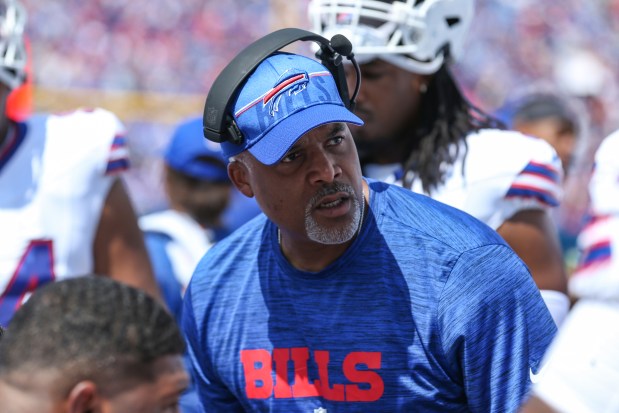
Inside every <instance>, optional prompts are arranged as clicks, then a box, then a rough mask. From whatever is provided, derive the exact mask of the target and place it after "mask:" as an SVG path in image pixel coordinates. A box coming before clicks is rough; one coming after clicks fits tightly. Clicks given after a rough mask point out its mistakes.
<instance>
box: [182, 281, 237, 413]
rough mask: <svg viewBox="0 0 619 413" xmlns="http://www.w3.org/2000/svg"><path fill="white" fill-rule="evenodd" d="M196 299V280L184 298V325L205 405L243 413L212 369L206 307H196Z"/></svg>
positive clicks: (190, 364)
mask: <svg viewBox="0 0 619 413" xmlns="http://www.w3.org/2000/svg"><path fill="white" fill-rule="evenodd" d="M194 299H195V300H196V302H197V303H198V304H199V300H200V298H199V294H197V295H196V296H195V297H194V295H193V294H192V284H190V285H189V288H188V289H187V291H186V292H185V298H184V300H183V302H184V303H183V314H182V323H181V326H182V329H183V332H184V333H185V337H186V340H187V359H188V368H189V370H190V372H191V375H192V379H193V386H195V389H196V391H197V394H198V397H199V399H200V402H201V403H202V407H203V409H204V411H205V412H230V413H235V412H238V413H243V412H244V411H245V410H244V409H243V407H242V406H241V404H240V402H239V401H238V400H237V399H236V398H235V397H234V395H233V394H232V393H231V392H230V391H229V389H228V388H227V387H226V385H225V384H224V383H223V382H222V381H221V380H219V379H218V377H217V374H216V373H215V372H214V371H213V369H212V364H211V363H210V361H209V357H210V356H209V354H208V343H207V342H206V338H205V333H206V325H205V323H204V319H203V317H205V315H204V314H203V312H204V309H203V308H198V311H196V308H195V307H194ZM198 307H199V305H198ZM196 313H197V314H196ZM196 315H197V316H198V317H196ZM198 326H201V328H200V329H199V328H198Z"/></svg>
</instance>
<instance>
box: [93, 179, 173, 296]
mask: <svg viewBox="0 0 619 413" xmlns="http://www.w3.org/2000/svg"><path fill="white" fill-rule="evenodd" d="M94 258H95V259H94V261H95V262H94V267H95V272H96V273H97V274H102V275H108V276H109V277H110V278H113V279H115V280H118V281H121V282H124V283H126V284H129V285H132V286H135V287H137V288H141V289H142V290H144V291H146V292H148V293H149V294H151V295H152V296H154V297H156V298H158V299H159V300H161V292H160V291H159V288H158V286H157V283H156V281H155V277H154V276H153V271H152V268H151V264H150V260H149V258H148V253H147V252H146V247H145V245H144V239H143V237H142V232H141V231H140V229H139V227H138V223H137V218H136V215H135V211H134V209H133V206H132V204H131V200H130V199H129V196H128V194H127V192H126V191H125V188H124V185H123V183H122V181H121V180H120V179H119V178H116V179H114V182H113V183H112V186H111V188H110V191H109V192H108V195H107V198H106V200H105V204H104V206H103V210H102V211H101V218H100V221H99V226H98V228H97V233H96V235H95V242H94Z"/></svg>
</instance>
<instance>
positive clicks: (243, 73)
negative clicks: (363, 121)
mask: <svg viewBox="0 0 619 413" xmlns="http://www.w3.org/2000/svg"><path fill="white" fill-rule="evenodd" d="M299 40H302V41H314V42H316V43H317V44H318V46H319V47H320V49H319V50H318V51H317V52H316V57H317V58H318V59H320V62H321V63H322V64H323V65H324V66H325V67H326V68H327V69H328V70H329V72H331V74H332V75H333V79H334V80H335V84H336V85H337V89H338V92H339V94H340V97H341V98H342V102H344V105H345V106H346V107H347V108H348V109H349V110H353V109H354V106H355V100H356V98H357V95H358V94H359V88H360V87H361V70H360V69H359V65H358V64H357V61H356V60H355V56H354V54H353V53H352V44H351V43H350V41H349V40H348V39H347V38H346V37H344V36H342V35H341V34H336V35H335V36H333V37H332V38H331V40H330V41H329V40H327V39H326V38H324V37H322V36H320V35H317V34H316V33H312V32H310V31H307V30H302V29H295V28H286V29H281V30H277V31H275V32H273V33H270V34H268V35H266V36H264V37H262V38H260V39H258V40H256V41H255V42H254V43H252V44H250V45H249V46H247V47H246V48H245V49H243V51H241V53H239V54H238V55H237V56H236V57H235V58H234V59H232V61H231V62H230V63H229V64H228V65H227V66H226V67H225V68H224V69H223V70H222V72H221V73H220V75H219V76H218V77H217V79H215V82H214V83H213V86H212V87H211V89H210V91H209V93H208V96H207V98H206V103H205V105H204V117H203V126H204V137H205V138H206V139H208V140H211V141H213V142H226V141H228V142H232V143H235V144H237V145H240V144H241V143H242V142H243V139H244V137H243V134H242V132H241V131H240V129H239V128H238V126H237V125H236V122H235V121H234V119H233V117H232V116H231V115H230V113H229V110H230V106H231V105H232V103H233V102H232V100H233V99H234V98H235V97H236V92H237V90H238V89H239V87H240V86H241V85H242V84H243V83H244V81H245V80H246V79H247V78H248V77H249V76H250V75H251V74H252V73H253V72H254V70H255V69H256V68H257V67H258V65H259V64H260V63H262V61H263V60H265V59H266V58H268V57H269V56H271V55H272V54H273V53H275V52H277V51H278V50H280V49H282V48H283V47H285V46H287V45H289V44H291V43H293V42H296V41H299ZM342 57H346V58H347V59H348V60H350V61H351V63H352V64H353V66H354V68H355V73H356V76H357V80H356V84H355V90H354V92H353V95H352V97H350V96H349V94H348V84H347V83H346V74H345V71H344V65H343V64H342Z"/></svg>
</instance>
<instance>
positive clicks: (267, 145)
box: [249, 103, 363, 165]
mask: <svg viewBox="0 0 619 413" xmlns="http://www.w3.org/2000/svg"><path fill="white" fill-rule="evenodd" d="M335 122H345V123H352V124H354V125H363V121H362V120H361V119H360V118H359V117H357V116H355V115H354V114H353V113H352V112H351V111H349V110H348V109H346V108H345V107H344V106H340V105H335V104H329V103H324V104H320V105H315V106H311V107H309V108H306V109H303V110H300V111H298V112H296V113H295V114H293V115H291V116H288V117H287V118H286V119H284V120H283V121H281V122H280V123H278V124H277V125H276V126H274V127H273V128H272V129H271V130H269V131H268V132H267V133H266V135H265V136H264V137H263V138H262V139H260V140H259V141H258V142H256V144H255V145H253V146H252V147H250V148H249V152H250V153H251V154H252V155H254V157H255V158H256V159H258V161H260V162H261V163H263V164H265V165H273V164H274V163H276V162H278V161H279V160H280V159H281V158H282V157H283V156H284V155H285V154H286V152H288V151H289V150H290V148H291V147H292V145H294V143H295V142H296V141H297V140H298V139H299V138H300V137H301V136H303V135H305V134H306V133H307V132H309V131H310V130H312V129H314V128H316V127H318V126H322V125H325V124H327V123H335Z"/></svg>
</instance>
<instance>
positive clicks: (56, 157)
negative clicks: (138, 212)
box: [0, 0, 159, 325]
mask: <svg viewBox="0 0 619 413" xmlns="http://www.w3.org/2000/svg"><path fill="white" fill-rule="evenodd" d="M25 22H26V12H25V10H24V8H23V6H22V5H21V4H20V3H18V2H17V1H15V0H2V1H0V59H1V61H0V324H2V325H7V324H8V322H9V320H10V319H11V317H12V315H13V313H14V311H15V310H16V309H17V308H19V307H20V305H21V304H22V303H23V301H24V300H25V299H27V297H28V296H29V294H30V293H31V292H32V291H34V290H35V289H36V288H38V287H40V286H42V285H43V284H46V283H49V282H52V281H54V280H59V279H64V278H71V277H75V276H78V275H80V274H85V273H92V272H95V273H98V274H105V275H108V276H110V277H111V278H114V279H116V280H119V281H123V282H125V283H127V284H131V285H133V286H136V287H139V288H142V289H144V290H145V291H147V292H149V293H150V294H151V295H153V296H156V297H159V290H158V287H157V285H156V283H155V280H154V277H153V275H152V270H151V267H150V263H149V260H148V255H147V253H146V249H145V247H144V241H143V239H142V235H141V232H140V230H139V228H138V225H137V220H136V217H135V213H134V210H133V207H132V205H131V202H130V199H129V197H128V195H127V193H126V191H125V189H124V187H123V183H122V182H121V180H120V179H119V177H120V174H121V172H123V171H124V170H126V169H127V167H128V156H127V155H128V153H127V147H126V142H125V137H124V130H123V126H122V125H121V123H120V121H119V120H118V119H117V117H116V116H115V115H113V114H112V113H110V112H108V111H106V110H102V109H95V110H76V111H74V112H71V113H65V114H60V115H34V116H32V117H30V118H29V119H27V120H26V121H23V122H22V121H20V122H16V121H14V120H12V119H9V118H8V117H7V116H6V115H5V109H6V101H7V97H8V96H9V94H10V93H11V90H13V89H15V88H16V87H18V86H19V85H20V84H22V82H23V81H24V78H25V66H26V54H25V48H24V39H23V31H24V25H25Z"/></svg>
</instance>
